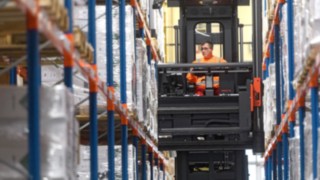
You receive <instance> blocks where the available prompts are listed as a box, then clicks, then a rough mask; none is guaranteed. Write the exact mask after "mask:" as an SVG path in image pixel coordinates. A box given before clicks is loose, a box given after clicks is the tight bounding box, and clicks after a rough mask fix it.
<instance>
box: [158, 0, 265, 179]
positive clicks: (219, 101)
mask: <svg viewBox="0 0 320 180" xmlns="http://www.w3.org/2000/svg"><path fill="white" fill-rule="evenodd" d="M249 3H250V0H168V6H169V7H179V8H180V20H179V22H178V27H179V37H180V38H179V39H180V40H179V43H180V49H179V52H180V56H179V57H180V58H179V59H178V60H176V62H180V63H178V64H162V65H158V89H159V106H158V121H159V122H158V132H159V149H161V150H175V151H177V157H176V161H175V162H176V166H175V167H176V180H200V179H201V180H247V179H248V167H247V166H248V160H247V157H246V154H245V150H246V149H253V152H254V153H262V152H263V151H264V132H263V119H262V100H261V97H262V94H261V93H262V87H261V86H262V85H261V84H262V82H261V78H260V77H261V59H262V54H261V51H262V49H261V46H262V42H261V39H262V38H261V37H262V35H261V2H260V0H251V3H252V8H253V9H252V10H253V11H252V12H253V15H254V17H253V26H252V27H253V29H252V30H253V44H252V46H253V51H254V53H253V61H252V62H246V63H244V62H242V61H239V57H238V54H239V50H238V49H239V48H238V44H239V42H238V41H239V40H238V32H239V30H238V28H239V26H240V25H239V20H238V12H237V11H238V6H240V5H249ZM199 25H201V29H199V28H198V27H199ZM259 37H260V38H259ZM176 41H177V39H176ZM206 41H210V42H213V44H214V47H215V48H220V56H221V57H223V58H224V59H226V60H227V62H228V63H224V64H194V63H193V64H192V62H193V61H194V60H195V59H196V47H197V46H198V45H201V44H202V43H204V42H206ZM191 69H192V73H193V74H194V75H196V76H205V85H206V89H205V95H204V96H196V95H195V94H194V88H195V85H193V84H190V83H188V81H187V79H186V75H187V73H188V72H190V70H191ZM217 76H218V77H219V86H220V87H219V91H220V93H219V95H216V94H215V93H213V86H212V85H213V82H212V79H213V77H217Z"/></svg>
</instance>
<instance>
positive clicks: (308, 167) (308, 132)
mask: <svg viewBox="0 0 320 180" xmlns="http://www.w3.org/2000/svg"><path fill="white" fill-rule="evenodd" d="M304 121H305V128H304V144H305V162H306V163H305V175H306V178H307V179H309V178H311V179H312V177H313V173H312V163H311V162H312V123H311V113H310V112H306V117H305V120H304ZM308 162H310V163H308Z"/></svg>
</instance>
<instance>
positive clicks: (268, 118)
mask: <svg viewBox="0 0 320 180" xmlns="http://www.w3.org/2000/svg"><path fill="white" fill-rule="evenodd" d="M269 74H270V76H269V78H266V79H265V80H264V82H263V83H264V97H263V98H264V99H263V100H264V102H268V103H266V104H265V105H264V111H263V112H264V131H265V137H266V143H268V140H269V139H270V138H271V136H272V131H273V127H274V126H275V124H276V121H275V119H276V83H275V82H276V76H275V75H276V73H275V64H270V66H269Z"/></svg>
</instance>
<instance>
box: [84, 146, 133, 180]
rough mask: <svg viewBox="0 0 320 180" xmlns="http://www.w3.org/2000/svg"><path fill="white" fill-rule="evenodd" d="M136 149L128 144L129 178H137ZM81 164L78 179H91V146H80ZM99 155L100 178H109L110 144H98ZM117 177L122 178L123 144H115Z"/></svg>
mask: <svg viewBox="0 0 320 180" xmlns="http://www.w3.org/2000/svg"><path fill="white" fill-rule="evenodd" d="M135 153H136V149H135V147H134V146H132V145H129V146H128V177H129V180H136V179H135V176H134V175H135V173H136V170H137V167H136V166H135V165H136V163H135V162H136V159H135V157H136V156H135ZM80 154H81V156H80V158H81V159H80V165H79V166H78V179H79V180H87V179H90V147H89V146H80ZM98 156H99V164H98V168H99V179H107V177H108V176H107V175H108V146H98ZM115 179H122V172H121V146H119V145H117V146H115Z"/></svg>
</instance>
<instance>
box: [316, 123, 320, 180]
mask: <svg viewBox="0 0 320 180" xmlns="http://www.w3.org/2000/svg"><path fill="white" fill-rule="evenodd" d="M319 134H320V128H318V136H319ZM319 157H320V138H318V159H319ZM317 168H318V170H317V171H318V174H319V173H320V161H319V160H318V167H317ZM318 179H320V178H318Z"/></svg>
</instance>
